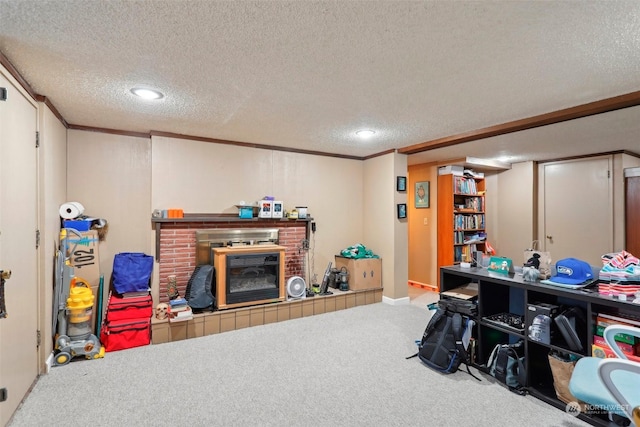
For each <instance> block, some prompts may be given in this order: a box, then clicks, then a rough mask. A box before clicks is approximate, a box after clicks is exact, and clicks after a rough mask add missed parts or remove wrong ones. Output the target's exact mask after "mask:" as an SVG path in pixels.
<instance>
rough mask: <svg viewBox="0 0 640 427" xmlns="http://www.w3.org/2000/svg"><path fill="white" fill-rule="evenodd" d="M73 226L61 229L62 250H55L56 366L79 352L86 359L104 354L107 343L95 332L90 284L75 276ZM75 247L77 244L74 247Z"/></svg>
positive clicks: (74, 231) (69, 359) (92, 296)
mask: <svg viewBox="0 0 640 427" xmlns="http://www.w3.org/2000/svg"><path fill="white" fill-rule="evenodd" d="M69 233H71V234H78V235H79V237H80V238H81V237H82V236H81V235H80V234H79V233H78V232H77V231H76V230H73V229H70V228H64V229H62V230H61V231H60V246H61V248H62V249H61V250H58V251H57V252H56V274H55V284H54V286H55V288H54V293H53V304H54V306H53V313H54V314H53V331H57V333H56V335H55V346H54V348H55V350H54V359H53V360H54V366H61V365H66V364H67V363H69V362H70V361H71V359H73V358H74V357H76V356H84V357H85V358H87V359H98V358H101V357H104V347H102V345H101V344H100V341H99V340H98V337H96V336H95V335H94V334H93V333H92V332H93V331H92V328H91V315H92V314H93V304H94V295H93V292H92V291H91V286H90V285H89V284H88V283H87V282H86V281H85V280H83V279H81V278H79V277H76V276H75V275H74V272H73V267H72V266H71V264H70V262H69V259H68V257H67V255H68V254H69V252H68V235H69ZM74 249H75V247H74Z"/></svg>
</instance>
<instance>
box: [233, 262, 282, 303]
mask: <svg viewBox="0 0 640 427" xmlns="http://www.w3.org/2000/svg"><path fill="white" fill-rule="evenodd" d="M279 284H280V254H279V253H278V252H264V253H252V254H227V259H226V286H225V288H226V301H227V303H228V304H236V303H243V302H249V301H261V300H269V299H274V298H278V297H279V294H280V289H279Z"/></svg>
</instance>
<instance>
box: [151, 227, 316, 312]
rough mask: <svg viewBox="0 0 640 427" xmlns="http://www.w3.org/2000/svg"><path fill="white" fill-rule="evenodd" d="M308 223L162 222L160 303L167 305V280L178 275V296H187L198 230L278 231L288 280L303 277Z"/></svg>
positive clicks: (194, 259) (193, 265)
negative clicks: (283, 248) (260, 229)
mask: <svg viewBox="0 0 640 427" xmlns="http://www.w3.org/2000/svg"><path fill="white" fill-rule="evenodd" d="M306 227H307V221H279V220H268V219H267V220H260V221H251V222H249V221H241V220H239V221H237V222H235V221H225V222H213V221H212V222H207V221H193V222H190V221H189V222H186V221H184V220H183V221H179V222H178V221H176V222H163V223H162V226H161V228H160V253H159V258H158V263H159V286H160V293H159V294H160V298H159V299H160V302H167V301H168V300H169V298H168V297H167V282H168V277H169V276H170V275H172V274H175V275H176V279H177V283H178V292H179V293H180V295H181V296H184V295H185V291H186V287H187V282H188V281H189V278H190V277H191V274H192V273H193V270H194V269H195V267H196V230H205V229H246V228H278V229H279V234H278V239H279V245H280V246H284V247H285V248H286V249H285V278H284V282H285V283H286V281H287V280H288V279H289V277H291V276H302V277H304V268H305V267H304V266H305V264H304V258H305V255H306V254H305V251H303V250H302V241H303V239H305V237H306Z"/></svg>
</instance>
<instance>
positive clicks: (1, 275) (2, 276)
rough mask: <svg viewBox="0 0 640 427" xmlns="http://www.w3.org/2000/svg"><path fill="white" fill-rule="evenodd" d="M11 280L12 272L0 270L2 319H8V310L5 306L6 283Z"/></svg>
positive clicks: (0, 310)
mask: <svg viewBox="0 0 640 427" xmlns="http://www.w3.org/2000/svg"><path fill="white" fill-rule="evenodd" d="M10 278H11V270H0V319H4V318H5V317H7V308H6V306H5V304H4V282H5V280H9V279H10Z"/></svg>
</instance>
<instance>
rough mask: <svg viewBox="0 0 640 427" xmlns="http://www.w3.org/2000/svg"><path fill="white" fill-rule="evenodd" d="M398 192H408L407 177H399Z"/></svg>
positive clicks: (397, 178)
mask: <svg viewBox="0 0 640 427" xmlns="http://www.w3.org/2000/svg"><path fill="white" fill-rule="evenodd" d="M396 191H407V177H406V176H397V177H396Z"/></svg>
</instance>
